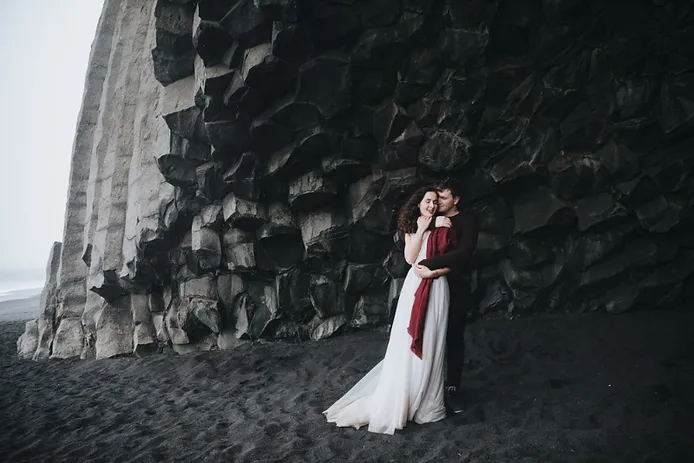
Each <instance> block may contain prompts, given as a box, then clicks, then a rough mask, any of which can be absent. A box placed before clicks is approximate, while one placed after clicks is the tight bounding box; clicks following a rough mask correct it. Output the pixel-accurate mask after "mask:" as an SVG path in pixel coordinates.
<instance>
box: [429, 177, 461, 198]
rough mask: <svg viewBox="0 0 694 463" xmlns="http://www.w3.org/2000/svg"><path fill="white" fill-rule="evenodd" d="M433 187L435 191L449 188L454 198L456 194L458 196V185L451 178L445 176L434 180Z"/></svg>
mask: <svg viewBox="0 0 694 463" xmlns="http://www.w3.org/2000/svg"><path fill="white" fill-rule="evenodd" d="M434 189H435V190H436V191H445V190H449V191H450V192H451V195H453V197H454V198H455V197H456V196H458V197H460V185H459V184H458V182H457V181H455V180H453V179H452V178H446V179H443V180H438V181H436V182H434Z"/></svg>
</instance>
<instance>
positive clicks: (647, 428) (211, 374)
mask: <svg viewBox="0 0 694 463" xmlns="http://www.w3.org/2000/svg"><path fill="white" fill-rule="evenodd" d="M23 327H24V323H23V322H5V323H0V370H1V375H0V416H1V417H2V419H0V460H1V461H8V462H10V461H11V462H24V461H80V462H83V461H133V462H135V461H138V462H148V461H248V462H256V461H268V462H270V461H283V462H284V461H288V462H293V461H328V460H334V461H361V462H366V461H432V462H434V461H466V462H554V461H557V462H560V461H562V462H563V461H571V462H587V461H590V462H622V461H623V462H687V461H694V439H693V438H692V436H694V433H693V431H692V429H693V428H694V427H693V426H692V424H693V422H694V335H693V333H694V328H693V327H694V314H692V313H678V312H646V313H634V314H623V315H619V316H609V315H598V314H592V315H581V316H570V317H561V318H544V319H526V320H514V321H489V322H479V323H475V324H472V325H471V326H470V327H469V328H468V340H467V346H468V362H467V365H466V370H465V378H464V381H463V387H464V391H465V393H466V397H467V398H466V401H467V409H466V411H465V412H464V413H462V414H460V415H458V416H455V417H452V418H448V419H446V420H444V421H442V422H439V423H434V424H429V425H415V424H410V425H408V426H407V427H406V428H405V430H403V431H402V432H397V433H396V434H395V435H394V436H383V435H376V434H370V433H368V432H366V430H365V429H363V428H362V429H361V430H354V429H344V428H336V427H334V425H330V424H328V423H326V422H325V419H324V417H323V415H322V414H321V411H322V410H324V409H325V408H327V407H328V406H329V405H330V404H331V403H332V402H333V401H334V400H336V399H337V398H339V397H340V396H341V395H342V394H343V393H344V392H346V391H347V390H348V389H349V388H350V387H351V386H352V385H353V384H354V383H355V382H356V381H357V380H358V379H359V378H360V377H361V376H362V375H363V374H364V373H366V372H367V371H368V370H369V369H370V368H371V367H372V366H373V365H374V364H375V363H377V362H378V360H380V357H381V356H382V355H383V353H384V351H385V347H386V342H387V335H386V334H384V333H355V334H350V335H347V336H343V337H338V338H334V339H328V340H324V341H320V342H315V343H306V344H286V343H266V344H255V345H245V346H243V347H241V348H239V349H238V350H235V351H231V352H225V351H217V352H207V353H198V354H191V355H186V356H177V355H174V354H162V355H155V356H151V357H146V358H119V359H112V360H92V361H79V360H58V361H49V362H44V363H35V362H31V361H19V360H17V359H16V356H15V349H16V347H15V343H16V340H17V337H18V336H19V335H20V334H21V332H22V331H23Z"/></svg>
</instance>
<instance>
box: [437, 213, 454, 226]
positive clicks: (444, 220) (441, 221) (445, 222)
mask: <svg viewBox="0 0 694 463" xmlns="http://www.w3.org/2000/svg"><path fill="white" fill-rule="evenodd" d="M451 225H452V224H451V219H449V218H448V217H444V216H442V215H440V216H438V217H436V219H435V220H434V226H435V227H436V228H441V227H446V228H451Z"/></svg>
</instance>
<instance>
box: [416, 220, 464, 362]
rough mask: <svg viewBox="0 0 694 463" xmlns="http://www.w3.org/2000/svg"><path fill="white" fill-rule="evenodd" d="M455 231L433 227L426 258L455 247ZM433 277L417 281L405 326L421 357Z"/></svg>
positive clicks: (418, 355)
mask: <svg viewBox="0 0 694 463" xmlns="http://www.w3.org/2000/svg"><path fill="white" fill-rule="evenodd" d="M455 242H456V239H455V233H453V229H452V228H445V227H440V228H435V229H434V230H433V231H432V232H431V235H430V236H429V241H428V242H427V253H426V258H427V259H429V258H431V257H433V256H438V255H440V254H443V253H444V252H446V250H447V249H449V248H450V247H455ZM433 282H434V279H433V278H424V279H422V281H421V282H420V283H419V287H418V288H417V291H416V292H415V293H414V304H413V306H412V313H411V314H410V325H409V326H408V327H407V332H408V333H409V335H410V336H412V344H411V345H410V349H412V352H414V354H415V355H416V356H417V357H419V358H420V359H421V358H422V345H423V339H424V321H425V320H426V318H427V307H428V306H429V292H430V291H431V285H432V284H433Z"/></svg>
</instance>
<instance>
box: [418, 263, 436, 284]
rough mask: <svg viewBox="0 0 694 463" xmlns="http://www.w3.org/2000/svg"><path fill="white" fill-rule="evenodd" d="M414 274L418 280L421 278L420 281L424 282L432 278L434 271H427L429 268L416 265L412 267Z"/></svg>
mask: <svg viewBox="0 0 694 463" xmlns="http://www.w3.org/2000/svg"><path fill="white" fill-rule="evenodd" d="M414 273H415V274H416V275H417V276H418V277H419V278H422V279H424V280H425V279H428V278H434V271H433V270H429V268H427V267H425V266H423V265H420V264H416V265H415V266H414Z"/></svg>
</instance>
